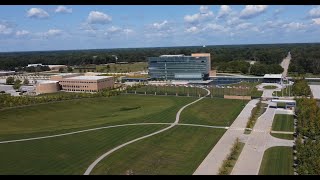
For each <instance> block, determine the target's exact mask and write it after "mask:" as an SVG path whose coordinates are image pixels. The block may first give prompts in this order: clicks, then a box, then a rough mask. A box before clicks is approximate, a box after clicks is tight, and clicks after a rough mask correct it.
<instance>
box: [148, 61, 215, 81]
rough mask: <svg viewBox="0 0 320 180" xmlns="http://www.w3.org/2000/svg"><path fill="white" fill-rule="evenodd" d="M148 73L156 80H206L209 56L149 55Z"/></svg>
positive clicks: (207, 77) (208, 69)
mask: <svg viewBox="0 0 320 180" xmlns="http://www.w3.org/2000/svg"><path fill="white" fill-rule="evenodd" d="M148 62H149V68H148V69H149V75H150V77H151V79H157V80H207V79H209V71H210V69H211V67H210V65H211V63H210V56H202V57H200V56H185V55H162V56H160V57H149V58H148Z"/></svg>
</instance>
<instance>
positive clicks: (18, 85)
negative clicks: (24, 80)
mask: <svg viewBox="0 0 320 180" xmlns="http://www.w3.org/2000/svg"><path fill="white" fill-rule="evenodd" d="M12 87H13V89H19V88H20V87H21V81H20V80H19V79H17V80H16V81H15V82H14V85H13V86H12Z"/></svg>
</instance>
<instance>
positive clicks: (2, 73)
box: [0, 71, 16, 76]
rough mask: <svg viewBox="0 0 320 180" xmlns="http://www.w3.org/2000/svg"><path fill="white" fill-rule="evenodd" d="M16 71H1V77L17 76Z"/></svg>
mask: <svg viewBox="0 0 320 180" xmlns="http://www.w3.org/2000/svg"><path fill="white" fill-rule="evenodd" d="M15 74H16V72H15V71H0V76H10V75H15Z"/></svg>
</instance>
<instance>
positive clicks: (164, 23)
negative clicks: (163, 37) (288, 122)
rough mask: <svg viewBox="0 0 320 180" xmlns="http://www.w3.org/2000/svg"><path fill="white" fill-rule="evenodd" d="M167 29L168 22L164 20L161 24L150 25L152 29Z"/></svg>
mask: <svg viewBox="0 0 320 180" xmlns="http://www.w3.org/2000/svg"><path fill="white" fill-rule="evenodd" d="M166 27H168V21H167V20H164V21H163V22H161V23H153V24H152V28H154V29H159V30H160V29H163V28H166Z"/></svg>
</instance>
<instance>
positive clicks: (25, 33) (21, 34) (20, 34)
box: [16, 30, 30, 36]
mask: <svg viewBox="0 0 320 180" xmlns="http://www.w3.org/2000/svg"><path fill="white" fill-rule="evenodd" d="M29 34H30V32H29V31H27V30H21V31H17V32H16V36H26V35H29Z"/></svg>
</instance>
